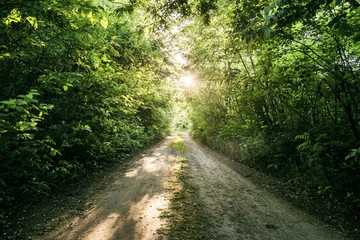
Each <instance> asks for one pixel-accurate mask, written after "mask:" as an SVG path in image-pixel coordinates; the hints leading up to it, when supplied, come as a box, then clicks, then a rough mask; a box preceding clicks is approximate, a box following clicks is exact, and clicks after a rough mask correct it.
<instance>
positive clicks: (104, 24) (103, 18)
mask: <svg viewBox="0 0 360 240" xmlns="http://www.w3.org/2000/svg"><path fill="white" fill-rule="evenodd" d="M100 24H101V26H102V27H103V28H105V29H106V28H107V27H108V25H109V21H108V19H107V18H106V17H102V19H101V20H100Z"/></svg>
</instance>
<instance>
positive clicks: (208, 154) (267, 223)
mask: <svg viewBox="0 0 360 240" xmlns="http://www.w3.org/2000/svg"><path fill="white" fill-rule="evenodd" d="M183 137H184V139H185V143H186V145H187V148H188V152H187V158H188V159H189V165H190V176H191V177H190V181H191V183H192V185H194V186H195V187H196V188H198V189H199V198H200V199H201V201H203V203H204V206H205V211H206V214H207V216H208V217H209V219H210V221H211V225H212V226H213V228H212V229H211V235H212V236H215V239H222V240H225V239H237V240H243V239H244V240H245V239H251V240H254V239H259V240H260V239H261V240H267V239H292V240H296V239H307V240H312V239H313V240H321V239H324V240H333V239H347V238H346V237H345V236H344V235H343V234H342V233H339V232H337V231H335V230H333V229H332V228H331V227H330V226H327V225H325V224H324V223H322V222H320V221H318V220H316V219H315V218H314V217H312V216H309V215H308V214H306V213H305V212H304V211H302V210H299V209H297V208H295V207H293V206H291V205H290V204H289V203H287V202H285V201H284V200H282V199H279V198H277V197H276V196H274V195H273V194H271V193H269V192H268V191H266V190H264V188H263V187H261V186H259V185H257V184H254V183H253V182H251V181H250V180H248V178H247V176H248V175H249V174H256V172H254V171H252V172H251V169H248V168H246V167H245V166H241V165H240V164H237V163H234V162H232V161H231V160H230V159H228V158H226V157H225V156H223V155H221V154H219V153H216V152H214V151H212V150H211V149H209V148H207V147H204V146H201V145H200V144H198V143H196V142H195V141H193V140H192V139H191V138H190V137H189V135H187V134H183ZM249 171H250V172H249Z"/></svg>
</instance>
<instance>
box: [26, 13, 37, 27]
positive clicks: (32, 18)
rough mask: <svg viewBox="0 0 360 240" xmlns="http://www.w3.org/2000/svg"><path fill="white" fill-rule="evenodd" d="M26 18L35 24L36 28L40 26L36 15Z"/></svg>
mask: <svg viewBox="0 0 360 240" xmlns="http://www.w3.org/2000/svg"><path fill="white" fill-rule="evenodd" d="M26 20H27V21H28V22H29V23H30V24H31V26H33V28H34V29H37V28H38V26H39V25H38V22H37V19H36V18H35V17H31V16H30V17H27V18H26Z"/></svg>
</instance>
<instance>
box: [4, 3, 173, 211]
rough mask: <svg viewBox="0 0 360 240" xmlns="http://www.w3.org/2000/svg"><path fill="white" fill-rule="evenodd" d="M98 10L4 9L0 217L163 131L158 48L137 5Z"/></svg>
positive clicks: (165, 95)
mask: <svg viewBox="0 0 360 240" xmlns="http://www.w3.org/2000/svg"><path fill="white" fill-rule="evenodd" d="M99 4H100V5H97V4H95V2H94V1H80V0H64V1H55V0H47V1H43V0H35V1H22V0H13V1H9V2H7V3H1V4H0V163H1V168H0V208H1V207H4V206H8V205H9V204H11V203H13V201H14V200H15V201H16V200H21V199H24V198H26V197H31V198H33V197H34V196H36V195H38V194H42V193H46V192H48V190H49V189H52V188H53V187H54V186H56V184H58V183H60V182H63V181H64V180H66V179H69V178H76V177H78V176H82V175H84V173H86V171H87V170H88V169H89V168H93V169H95V168H96V167H98V166H100V165H103V164H106V163H108V162H111V161H119V160H123V159H124V158H125V157H127V156H129V154H131V153H132V152H134V151H136V150H137V149H139V148H140V147H142V146H144V145H146V144H149V143H151V142H152V141H154V140H155V139H158V138H159V137H161V136H163V134H165V133H166V131H167V129H168V125H169V121H170V115H169V111H170V110H171V106H170V101H169V99H170V91H169V89H168V87H167V86H166V85H165V81H164V79H165V78H166V76H167V71H166V68H165V67H164V63H165V62H166V59H165V57H164V55H163V53H162V51H161V45H160V43H159V42H158V41H156V40H155V38H154V36H153V33H152V32H151V31H148V29H147V28H146V26H145V25H146V24H148V22H147V20H146V19H145V17H144V16H143V15H142V14H141V12H139V11H137V10H136V5H135V3H134V4H131V3H129V4H128V5H121V6H120V7H119V6H118V5H116V4H111V3H109V2H107V1H100V3H99ZM0 215H1V214H0Z"/></svg>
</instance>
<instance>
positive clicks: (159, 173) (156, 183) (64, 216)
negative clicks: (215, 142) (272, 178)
mask: <svg viewBox="0 0 360 240" xmlns="http://www.w3.org/2000/svg"><path fill="white" fill-rule="evenodd" d="M182 136H183V138H184V140H185V143H186V145H187V148H188V151H187V153H186V157H187V158H188V160H189V161H188V164H189V168H188V169H189V174H188V175H189V179H188V181H190V182H191V184H193V185H194V186H195V187H196V188H197V189H198V197H199V199H198V200H199V201H201V202H202V205H203V206H205V208H204V209H205V211H206V214H207V216H208V219H209V220H210V221H211V226H212V228H211V229H209V231H210V232H209V236H215V237H213V239H239V240H240V239H314V240H315V239H316V240H321V239H327V240H328V239H349V238H348V237H347V236H346V234H344V233H342V232H340V231H338V230H337V229H334V227H332V226H329V225H326V224H325V223H323V222H322V221H320V220H318V219H317V218H315V217H314V216H311V215H309V214H308V213H306V212H304V211H302V210H301V209H298V208H296V207H294V206H293V205H291V204H290V203H288V202H287V201H285V200H284V199H281V198H279V197H278V196H276V195H275V194H273V193H271V192H270V191H268V190H267V188H266V187H264V185H263V184H262V183H263V182H266V181H269V179H267V178H266V177H263V176H262V175H261V174H260V173H257V172H256V171H254V170H252V169H249V168H247V167H245V166H242V165H240V164H238V163H235V162H233V161H231V160H230V159H228V158H226V157H225V156H223V155H221V154H219V153H217V152H214V151H212V150H210V149H208V148H206V147H204V146H202V145H200V144H198V143H196V142H195V141H193V140H192V139H191V138H190V137H189V135H187V134H185V133H183V134H182ZM174 137H175V134H174V135H171V136H169V137H167V138H165V139H164V140H163V141H162V142H160V143H158V144H157V145H155V146H153V147H151V148H150V149H148V150H146V151H144V152H143V153H142V154H140V155H138V156H137V157H135V158H134V159H132V160H131V161H129V162H127V163H126V164H124V163H119V164H116V165H114V166H112V167H111V168H109V169H107V170H106V171H105V170H104V171H102V172H97V173H96V174H92V175H89V176H88V177H87V178H86V180H84V181H83V182H79V183H78V184H76V185H73V186H68V188H67V189H66V190H65V191H63V192H59V193H58V194H55V195H53V196H51V197H49V198H47V199H46V201H42V202H37V203H33V204H31V205H30V206H21V207H20V208H18V209H16V210H14V211H13V214H11V215H10V216H9V217H8V225H7V226H6V230H5V231H4V233H3V235H1V236H0V239H69V240H70V239H90V240H91V239H96V240H101V239H102V240H110V239H166V236H163V235H162V234H160V233H159V232H158V229H161V228H162V227H163V226H166V225H167V222H166V221H168V220H166V219H164V218H161V217H160V215H161V212H162V211H163V210H166V209H168V206H169V201H170V199H171V196H172V188H171V183H172V182H173V181H174V179H175V178H176V172H177V170H178V164H177V163H176V161H174V160H173V158H174V157H173V154H172V151H171V150H170V147H169V144H170V142H171V141H172V140H173V139H174Z"/></svg>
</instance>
